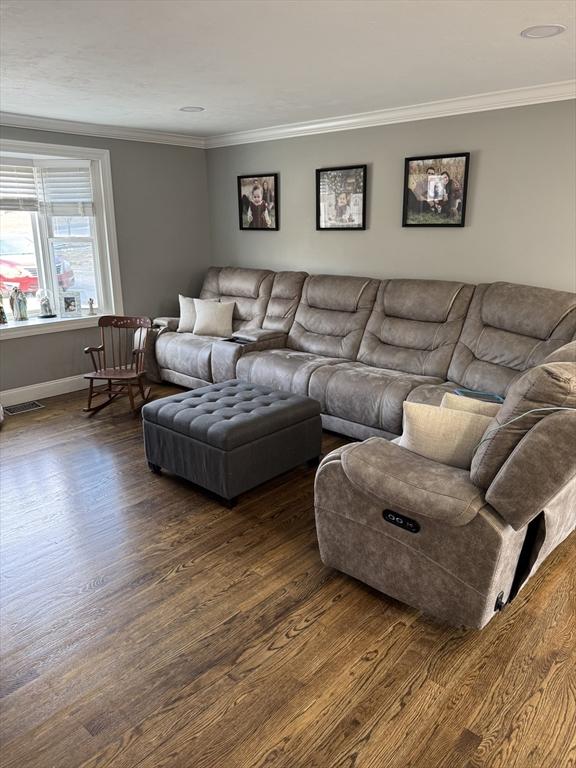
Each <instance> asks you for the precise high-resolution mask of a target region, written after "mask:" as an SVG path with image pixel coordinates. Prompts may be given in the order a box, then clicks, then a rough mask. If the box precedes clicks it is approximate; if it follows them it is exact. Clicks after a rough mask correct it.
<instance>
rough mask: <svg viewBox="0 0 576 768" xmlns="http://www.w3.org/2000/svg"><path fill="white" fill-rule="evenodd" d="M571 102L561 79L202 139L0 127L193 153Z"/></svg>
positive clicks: (102, 129) (37, 125)
mask: <svg viewBox="0 0 576 768" xmlns="http://www.w3.org/2000/svg"><path fill="white" fill-rule="evenodd" d="M568 99H576V80H563V81H561V82H557V83H545V84H544V85H534V86H529V87H527V88H513V89H509V90H506V91H492V92H490V93H479V94H476V95H474V96H462V97H460V98H457V99H443V100H441V101H428V102H426V103H423V104H413V105H411V106H406V107H392V108H391V109H380V110H376V111H374V112H360V113H358V114H354V115H343V116H340V117H331V118H327V119H326V120H312V121H308V122H303V123H288V124H285V125H276V126H273V127H271V128H256V129H254V130H250V131H239V132H236V133H226V134H221V135H219V136H209V137H207V138H202V137H199V136H189V135H187V134H183V133H169V132H166V131H151V130H146V129H143V128H125V127H121V126H113V125H98V124H95V123H82V122H76V121H72V120H55V119H53V118H44V117H33V116H31V115H19V114H16V113H12V112H0V125H5V126H12V127H15V128H31V129H34V130H38V131H55V132H57V133H74V134H79V135H83V136H101V137H105V138H110V139H124V140H125V141H144V142H151V143H153V144H174V145H177V146H180V147H195V148H197V149H215V148H217V147H231V146H235V145H238V144H253V143H255V142H259V141H275V140H278V139H293V138H297V137H298V136H314V135H316V134H320V133H334V132H336V131H351V130H356V129H358V128H371V127H374V126H378V125H393V124H394V123H408V122H413V121H417V120H431V119H434V118H436V117H451V116H455V115H466V114H470V113H473V112H488V111H490V110H495V109H510V108H511V107H525V106H529V105H531V104H545V103H547V102H551V101H566V100H568Z"/></svg>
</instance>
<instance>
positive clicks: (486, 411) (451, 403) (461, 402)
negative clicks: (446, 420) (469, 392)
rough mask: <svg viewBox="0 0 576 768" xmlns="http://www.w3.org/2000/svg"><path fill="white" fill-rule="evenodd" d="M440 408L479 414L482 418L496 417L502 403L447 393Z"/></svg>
mask: <svg viewBox="0 0 576 768" xmlns="http://www.w3.org/2000/svg"><path fill="white" fill-rule="evenodd" d="M440 408H452V409H453V410H455V411H467V412H468V413H479V414H480V415H481V416H496V414H497V413H498V411H499V410H500V403H489V402H487V401H486V400H476V399H475V398H473V397H464V395H455V394H454V393H452V392H446V394H445V395H444V397H443V398H442V402H441V403H440Z"/></svg>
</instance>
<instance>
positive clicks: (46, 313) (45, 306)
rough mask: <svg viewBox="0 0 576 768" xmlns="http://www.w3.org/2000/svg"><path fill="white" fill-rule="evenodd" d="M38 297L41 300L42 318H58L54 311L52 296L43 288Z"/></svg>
mask: <svg viewBox="0 0 576 768" xmlns="http://www.w3.org/2000/svg"><path fill="white" fill-rule="evenodd" d="M36 297H37V298H38V299H39V300H40V317H56V314H55V313H54V310H53V309H52V294H51V293H50V291H45V290H44V289H43V288H41V289H40V290H39V291H38V293H37V294H36Z"/></svg>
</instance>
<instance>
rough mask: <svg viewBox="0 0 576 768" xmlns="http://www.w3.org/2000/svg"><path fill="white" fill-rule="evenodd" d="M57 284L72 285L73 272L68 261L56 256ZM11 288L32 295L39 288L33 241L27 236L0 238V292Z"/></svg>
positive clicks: (5, 291)
mask: <svg viewBox="0 0 576 768" xmlns="http://www.w3.org/2000/svg"><path fill="white" fill-rule="evenodd" d="M56 274H57V276H58V284H59V285H60V287H61V288H63V289H64V290H68V289H69V288H72V286H73V285H74V272H73V270H72V267H71V266H70V262H68V261H66V260H65V259H62V258H61V257H60V256H58V255H57V256H56ZM13 288H20V290H21V291H22V293H26V294H28V295H31V296H33V295H34V294H35V293H36V291H37V290H38V288H39V285H38V267H37V266H36V255H35V252H34V243H33V242H32V241H31V240H29V239H28V238H27V237H2V238H0V292H2V293H3V294H4V295H6V294H8V293H10V291H11V290H12V289H13Z"/></svg>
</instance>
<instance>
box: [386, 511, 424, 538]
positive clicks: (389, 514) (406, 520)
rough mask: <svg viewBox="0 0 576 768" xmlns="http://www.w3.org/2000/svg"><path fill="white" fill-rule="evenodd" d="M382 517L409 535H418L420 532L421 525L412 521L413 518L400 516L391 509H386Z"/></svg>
mask: <svg viewBox="0 0 576 768" xmlns="http://www.w3.org/2000/svg"><path fill="white" fill-rule="evenodd" d="M382 517H383V518H384V520H386V522H387V523H392V525H397V526H398V528H403V529H404V530H405V531H408V532H409V533H418V531H419V530H420V523H417V522H416V520H412V518H411V517H405V516H404V515H399V514H398V512H393V511H392V510H391V509H385V510H384V511H383V512H382Z"/></svg>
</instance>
